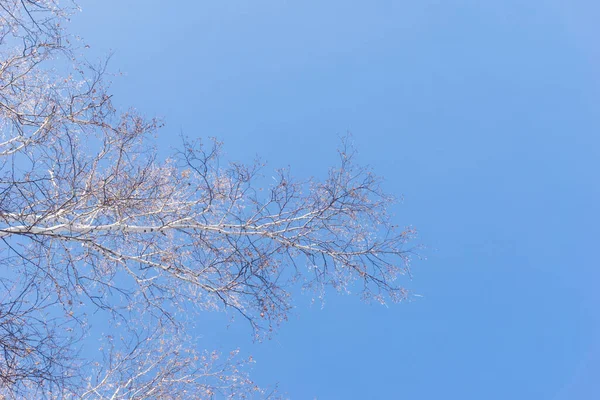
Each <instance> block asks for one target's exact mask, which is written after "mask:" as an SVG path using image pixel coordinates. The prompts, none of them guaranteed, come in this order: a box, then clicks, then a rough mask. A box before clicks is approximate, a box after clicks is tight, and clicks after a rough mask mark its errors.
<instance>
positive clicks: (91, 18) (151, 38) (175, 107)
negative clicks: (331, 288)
mask: <svg viewBox="0 0 600 400" xmlns="http://www.w3.org/2000/svg"><path fill="white" fill-rule="evenodd" d="M81 5H82V7H83V9H84V11H83V13H82V14H80V15H79V16H78V17H76V18H75V19H74V21H73V24H72V28H71V29H72V30H73V31H75V32H77V33H79V34H81V35H82V36H83V37H84V38H85V39H86V41H87V42H88V43H89V44H90V45H91V49H90V50H89V56H90V58H92V59H94V58H96V57H99V56H101V55H106V54H107V53H108V52H109V51H110V50H113V51H114V56H113V58H112V61H111V64H110V65H111V70H112V71H119V70H120V71H122V72H124V73H125V77H123V78H117V79H116V80H115V81H114V86H113V88H114V90H113V92H114V93H115V99H116V101H117V103H118V104H119V105H121V106H124V107H125V106H134V107H136V108H137V109H138V110H140V111H142V112H144V113H145V114H147V115H149V116H153V115H156V116H161V117H164V119H165V121H166V123H167V125H166V127H165V128H164V129H163V130H162V131H161V132H160V136H159V138H158V141H159V143H160V145H161V146H165V147H166V146H168V145H170V144H171V143H175V142H176V136H177V135H178V134H179V133H180V132H181V131H183V132H184V133H185V134H187V135H189V136H192V137H207V136H216V137H218V138H220V139H222V140H223V141H224V142H225V150H226V153H227V157H228V158H229V159H232V160H239V161H251V160H252V159H253V158H254V157H255V155H256V154H260V155H261V156H262V157H263V158H264V159H265V160H268V162H269V166H270V167H273V168H275V167H281V166H287V165H290V166H291V167H292V172H293V173H294V174H295V175H297V176H300V177H307V176H316V177H322V176H324V175H325V173H326V171H327V167H328V166H329V165H330V164H332V163H334V162H335V149H336V146H337V144H338V136H339V135H340V134H344V133H345V132H348V131H349V132H351V133H352V134H353V137H354V142H355V144H356V146H357V148H358V151H359V161H360V162H361V163H363V164H369V165H371V166H372V167H373V168H374V170H375V171H376V173H378V174H379V175H383V176H384V177H385V179H386V180H385V188H386V190H387V191H388V192H390V193H393V194H396V195H404V201H403V203H402V204H400V205H398V206H397V207H396V208H395V209H394V212H395V213H396V218H397V221H398V223H400V224H407V225H408V224H412V225H414V226H416V227H417V228H418V229H419V231H420V238H419V240H418V243H422V244H425V245H426V246H427V249H426V250H424V251H423V252H422V253H423V255H425V256H426V257H427V260H424V261H417V262H416V263H415V264H414V265H413V275H414V277H413V279H412V280H406V281H405V285H406V286H407V287H408V288H410V289H411V290H412V291H413V292H415V293H418V294H420V295H422V296H423V297H419V298H415V300H414V301H412V302H407V303H403V304H399V305H391V306H390V307H389V308H386V307H383V306H377V305H364V304H362V303H360V301H359V300H358V299H357V298H355V297H351V296H343V297H337V296H330V297H328V298H327V301H326V304H325V308H324V309H321V308H320V307H314V306H313V307H310V306H308V305H307V303H308V301H307V300H306V299H303V300H301V301H300V302H299V307H298V308H297V310H296V311H295V313H294V315H293V316H292V318H291V320H290V321H289V323H287V324H286V325H284V326H283V327H282V329H281V330H280V331H279V333H278V334H277V335H276V336H275V337H274V339H273V340H271V341H268V342H265V343H262V344H252V342H251V337H250V336H251V335H250V332H249V329H248V327H247V326H246V325H244V324H243V323H242V322H241V321H240V323H239V324H234V325H233V326H232V327H229V328H227V327H226V326H224V325H223V324H221V323H220V322H221V321H220V319H219V318H218V317H216V316H207V317H206V321H202V326H201V328H200V331H201V332H199V334H201V335H202V336H203V339H202V343H204V344H206V347H207V348H213V347H216V348H220V349H223V350H228V349H231V348H233V347H237V346H240V347H241V348H242V350H243V351H244V352H245V354H252V355H253V356H254V358H255V359H256V360H257V364H256V365H255V367H254V370H253V374H254V375H253V376H254V378H255V379H256V380H257V381H258V382H259V383H260V384H262V385H265V386H268V385H273V384H275V383H279V387H280V388H281V389H282V391H283V392H286V393H287V394H288V395H289V396H290V397H291V398H292V399H301V400H302V399H313V398H318V399H320V400H327V399H463V400H464V399H554V400H572V399H596V398H600V378H599V376H600V335H599V334H600V314H599V312H598V306H599V305H600V291H599V290H598V284H599V283H600V270H599V268H598V267H600V262H599V261H598V254H597V253H598V251H599V250H600V244H599V243H598V242H599V240H600V228H599V226H600V184H599V179H598V174H599V171H600V168H599V167H600V162H599V160H600V158H599V156H600V132H599V128H600V46H598V38H600V24H598V21H599V20H600V3H599V2H597V1H583V0H568V1H567V0H563V1H559V0H545V1H539V0H538V1H517V0H503V1H491V0H490V1H475V0H472V1H460V0H444V1H440V0H436V1H433V0H421V1H412V2H408V1H400V0H395V1H392V0H388V1H376V0H371V1H352V0H345V1H341V0H329V1H313V0H301V1H300V0H297V1H286V0H253V1H249V0H248V1H243V0H219V1H216V0H215V1H190V0H188V1H179V2H165V1H156V0H153V1H150V0H144V1H142V0H129V1H122V0H119V1H117V0H102V1H96V2H92V1H89V0H88V1H86V0H83V1H81Z"/></svg>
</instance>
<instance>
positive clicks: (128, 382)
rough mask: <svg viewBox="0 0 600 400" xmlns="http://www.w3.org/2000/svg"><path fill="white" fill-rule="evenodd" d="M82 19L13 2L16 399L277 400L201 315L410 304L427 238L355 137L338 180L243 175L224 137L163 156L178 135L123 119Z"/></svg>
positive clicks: (54, 6) (5, 269)
mask: <svg viewBox="0 0 600 400" xmlns="http://www.w3.org/2000/svg"><path fill="white" fill-rule="evenodd" d="M72 10H74V6H73V7H71V6H70V5H69V6H64V5H61V6H59V4H58V3H57V1H56V0H39V1H38V0H0V62H1V64H0V268H1V271H2V272H1V273H0V284H1V285H2V288H3V292H2V293H3V294H2V295H1V296H0V346H1V348H0V398H1V397H2V396H4V397H6V398H86V399H125V398H127V399H146V398H161V399H169V398H172V399H179V398H216V397H219V396H221V397H227V396H229V397H235V398H243V397H244V396H247V397H253V396H255V395H262V396H266V395H267V394H266V393H265V392H264V391H262V390H260V389H258V388H256V386H255V385H254V384H253V383H252V382H251V381H250V380H249V379H248V377H247V376H246V375H245V373H244V372H243V368H241V367H242V364H244V362H243V360H242V361H240V360H238V358H236V357H233V355H232V356H231V357H225V360H224V361H220V360H219V359H218V355H217V354H216V353H202V352H199V351H198V350H197V349H196V348H197V346H196V345H195V344H194V343H195V342H194V340H193V338H191V337H189V332H190V331H189V329H190V326H192V325H193V317H191V316H193V315H194V313H196V312H201V311H203V310H227V309H231V310H235V313H236V314H238V315H240V316H242V317H243V318H244V319H245V320H247V321H248V323H249V324H250V325H251V326H252V329H253V332H254V334H255V335H256V337H257V338H260V337H262V336H263V335H264V334H269V333H270V332H271V331H272V330H273V329H274V328H275V327H277V325H278V324H279V323H280V322H282V321H284V320H285V319H286V318H287V316H288V314H289V312H290V309H291V307H292V298H291V292H292V291H293V288H294V287H302V288H304V289H307V290H311V291H314V292H316V293H317V295H319V296H320V295H321V294H322V293H323V292H324V290H325V288H326V287H328V286H329V287H333V288H335V289H337V290H339V291H349V290H351V289H354V288H356V289H357V290H359V291H360V292H361V293H362V295H363V296H364V297H365V298H366V299H375V300H377V301H382V302H383V301H386V300H387V299H391V300H395V301H398V300H402V299H404V298H406V296H407V292H406V291H405V290H404V289H403V288H402V287H401V286H399V285H398V284H397V282H396V279H397V278H398V276H399V275H401V274H405V273H407V272H408V264H409V256H410V251H409V249H406V248H405V246H404V245H405V243H406V242H407V241H408V240H409V239H410V238H411V237H412V236H413V235H414V231H413V230H412V229H411V228H404V229H401V228H399V227H397V226H395V225H393V224H392V222H391V218H390V216H389V215H388V214H387V213H386V207H387V206H388V205H389V204H390V202H391V201H392V199H391V198H390V197H388V196H386V195H385V194H384V193H383V192H382V191H381V189H380V187H379V179H378V178H377V177H376V176H374V175H373V174H372V173H371V172H370V171H369V170H368V169H367V168H362V167H358V166H356V165H355V163H354V161H353V158H354V154H353V150H352V146H351V145H350V144H349V142H348V140H347V139H346V140H344V142H343V144H342V147H341V149H340V151H339V160H338V165H337V167H334V168H331V169H330V170H329V171H328V175H327V177H326V178H325V179H324V180H323V181H315V180H312V179H308V180H304V181H298V180H295V179H294V178H293V177H292V176H291V175H290V173H289V171H288V170H278V171H276V172H275V176H274V177H272V178H271V177H270V176H269V177H268V178H267V177H265V176H264V173H263V172H262V171H263V170H264V166H263V165H262V164H261V163H258V162H257V163H255V164H252V165H242V164H239V163H226V162H224V161H223V160H221V159H220V150H221V144H220V143H219V142H217V141H216V140H208V141H206V142H205V143H203V142H201V141H200V140H191V139H188V138H185V137H181V139H180V142H181V146H180V148H179V149H178V150H174V151H173V152H172V155H171V156H170V157H168V158H166V159H160V158H159V155H158V152H157V150H156V149H155V148H154V147H153V136H154V134H155V132H156V130H157V129H158V128H159V127H160V125H161V124H160V123H159V122H158V121H156V120H147V119H144V118H143V117H141V116H140V115H138V114H137V113H136V112H135V111H128V112H124V113H118V112H117V111H116V110H115V108H114V107H113V105H112V103H111V96H110V95H109V94H108V88H107V84H106V83H105V80H104V76H105V73H104V67H103V66H102V65H100V66H93V65H90V64H89V63H87V62H85V61H84V60H83V58H81V57H80V56H78V55H77V53H78V52H79V50H80V49H82V48H83V47H84V45H83V44H81V43H79V42H77V40H76V38H74V37H72V36H69V35H68V34H67V33H65V32H64V31H63V28H64V25H65V22H66V21H67V19H68V15H69V13H70V12H71V11H72ZM269 175H272V174H269ZM92 314H95V315H96V316H95V317H94V318H98V317H97V315H104V316H106V321H107V323H109V324H110V325H111V330H112V332H113V333H112V334H111V335H106V334H105V335H104V336H103V338H102V349H101V351H100V353H99V354H101V356H100V357H86V356H85V355H82V354H80V352H79V349H81V348H82V346H84V344H83V341H85V340H87V339H85V338H89V337H90V336H91V334H92V333H96V334H99V332H95V331H93V330H91V328H90V324H89V321H90V316H91V315H92ZM186 343H187V344H186Z"/></svg>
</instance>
